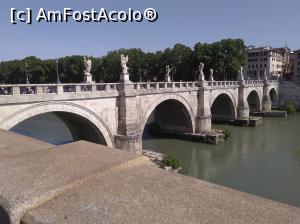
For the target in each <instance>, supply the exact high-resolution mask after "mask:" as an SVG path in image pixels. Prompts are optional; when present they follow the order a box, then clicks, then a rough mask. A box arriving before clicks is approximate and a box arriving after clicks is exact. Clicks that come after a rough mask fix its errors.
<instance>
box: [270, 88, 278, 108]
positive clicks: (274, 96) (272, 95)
mask: <svg viewBox="0 0 300 224" xmlns="http://www.w3.org/2000/svg"><path fill="white" fill-rule="evenodd" d="M269 96H270V99H271V101H272V106H277V105H278V93H277V91H276V89H275V88H274V87H272V88H271V89H270V91H269Z"/></svg>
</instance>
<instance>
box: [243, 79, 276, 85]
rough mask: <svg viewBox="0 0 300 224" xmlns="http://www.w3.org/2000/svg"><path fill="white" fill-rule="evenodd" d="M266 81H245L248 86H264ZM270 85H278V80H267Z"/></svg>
mask: <svg viewBox="0 0 300 224" xmlns="http://www.w3.org/2000/svg"><path fill="white" fill-rule="evenodd" d="M265 82H266V81H265V80H245V84H246V85H263V84H265ZM267 83H268V84H278V80H267Z"/></svg>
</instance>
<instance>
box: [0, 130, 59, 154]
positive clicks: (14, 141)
mask: <svg viewBox="0 0 300 224" xmlns="http://www.w3.org/2000/svg"><path fill="white" fill-rule="evenodd" d="M51 147H54V146H53V145H51V144H49V143H46V142H42V141H39V140H36V139H32V138H29V137H26V136H23V135H19V134H17V133H13V132H8V131H4V130H1V129H0V159H4V157H14V156H19V155H21V154H25V153H30V152H35V151H40V150H43V149H47V148H51Z"/></svg>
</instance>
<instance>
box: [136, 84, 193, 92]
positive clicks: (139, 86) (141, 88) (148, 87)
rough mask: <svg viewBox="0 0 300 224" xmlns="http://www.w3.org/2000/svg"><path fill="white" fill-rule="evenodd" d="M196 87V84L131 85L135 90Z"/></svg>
mask: <svg viewBox="0 0 300 224" xmlns="http://www.w3.org/2000/svg"><path fill="white" fill-rule="evenodd" d="M198 86H199V85H198V82H138V83H134V84H133V88H134V89H135V90H163V89H188V88H196V87H198Z"/></svg>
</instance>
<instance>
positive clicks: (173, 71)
mask: <svg viewBox="0 0 300 224" xmlns="http://www.w3.org/2000/svg"><path fill="white" fill-rule="evenodd" d="M175 73H176V67H175V66H174V65H172V77H171V79H172V80H171V81H172V82H174V74H175Z"/></svg>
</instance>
